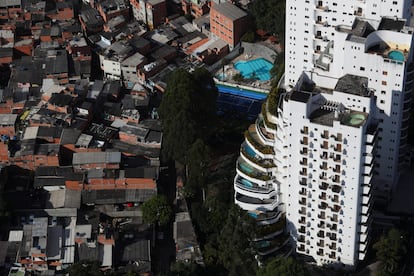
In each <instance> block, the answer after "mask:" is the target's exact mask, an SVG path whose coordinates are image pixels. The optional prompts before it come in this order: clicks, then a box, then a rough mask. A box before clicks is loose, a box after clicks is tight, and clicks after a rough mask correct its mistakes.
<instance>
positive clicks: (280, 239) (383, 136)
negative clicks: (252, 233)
mask: <svg viewBox="0 0 414 276" xmlns="http://www.w3.org/2000/svg"><path fill="white" fill-rule="evenodd" d="M340 2H341V3H340ZM342 2H345V1H311V0H304V1H296V0H287V2H286V17H287V21H286V35H285V37H286V47H285V48H286V56H285V64H286V69H285V76H284V86H285V88H286V91H285V92H284V93H281V94H280V95H279V96H278V101H276V102H277V104H276V105H275V104H271V102H273V103H274V102H275V101H269V100H268V101H267V102H266V103H265V104H264V106H263V109H262V113H261V114H260V115H259V117H258V119H257V121H256V123H255V124H253V125H252V126H250V127H249V129H248V130H247V131H246V134H245V136H246V139H245V142H244V143H243V144H242V146H241V150H240V152H241V153H240V158H239V160H238V163H237V175H236V177H235V179H234V189H235V202H236V203H237V204H238V205H239V206H240V207H241V208H242V209H244V210H247V211H248V212H249V214H251V215H252V216H253V217H255V218H256V219H257V223H258V224H259V223H265V224H266V225H268V226H267V229H271V228H274V229H275V230H277V231H274V232H273V234H271V233H270V234H269V233H266V234H267V235H265V236H263V235H258V237H262V239H261V240H260V239H259V242H258V243H257V245H256V246H257V248H262V246H263V247H265V246H267V247H266V248H267V249H268V250H267V251H265V252H264V253H263V252H262V253H263V254H264V255H267V254H271V253H275V254H286V253H289V250H288V249H287V248H286V243H285V242H286V241H285V239H286V235H288V236H290V241H291V244H292V245H293V248H294V249H295V250H296V252H297V253H299V254H303V255H307V256H310V257H312V258H313V259H314V260H315V262H316V263H317V264H319V265H324V264H328V265H337V266H346V267H353V266H355V265H356V264H357V262H358V261H360V260H363V259H364V258H365V254H366V250H367V247H368V244H369V231H370V226H371V220H372V219H371V209H372V205H373V204H372V202H373V198H374V197H373V194H374V195H375V192H377V191H392V189H393V188H394V187H395V184H396V182H397V181H398V176H399V171H400V168H401V166H402V165H403V164H404V157H405V153H406V149H405V147H406V143H407V135H408V133H407V130H408V121H409V113H410V107H411V94H412V88H413V85H414V65H413V51H412V40H413V31H414V30H413V29H412V28H410V27H408V26H407V25H408V23H407V20H409V17H410V7H411V1H388V0H383V1H381V2H379V1H374V0H366V1H360V0H354V1H346V3H342ZM269 218H271V219H269ZM281 226H284V229H283V230H281V229H280V227H281ZM258 255H261V254H260V251H259V254H258Z"/></svg>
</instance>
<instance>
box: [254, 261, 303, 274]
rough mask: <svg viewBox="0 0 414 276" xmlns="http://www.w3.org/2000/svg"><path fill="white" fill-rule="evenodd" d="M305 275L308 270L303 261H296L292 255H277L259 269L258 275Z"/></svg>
mask: <svg viewBox="0 0 414 276" xmlns="http://www.w3.org/2000/svg"><path fill="white" fill-rule="evenodd" d="M273 275H280V276H290V275H295V276H305V275H308V272H307V270H306V268H305V266H304V265H303V263H301V262H298V261H296V260H295V259H293V258H292V257H288V258H283V257H276V258H273V259H272V260H271V261H269V262H268V263H267V264H266V266H264V267H262V268H260V269H259V270H258V271H257V274H256V276H273Z"/></svg>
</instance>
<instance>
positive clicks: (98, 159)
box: [72, 152, 121, 165]
mask: <svg viewBox="0 0 414 276" xmlns="http://www.w3.org/2000/svg"><path fill="white" fill-rule="evenodd" d="M119 162H121V153H120V152H77V153H74V154H73V161H72V163H73V165H83V164H102V163H119Z"/></svg>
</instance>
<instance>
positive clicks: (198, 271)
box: [171, 262, 207, 276]
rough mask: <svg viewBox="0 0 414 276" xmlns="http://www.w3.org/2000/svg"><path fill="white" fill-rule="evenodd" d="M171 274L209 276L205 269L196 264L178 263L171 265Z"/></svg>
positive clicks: (178, 275)
mask: <svg viewBox="0 0 414 276" xmlns="http://www.w3.org/2000/svg"><path fill="white" fill-rule="evenodd" d="M171 274H172V275H177V276H193V275H200V276H201V275H207V274H206V271H205V268H203V267H202V266H200V265H199V264H196V263H194V262H191V263H183V262H176V263H173V264H172V265H171Z"/></svg>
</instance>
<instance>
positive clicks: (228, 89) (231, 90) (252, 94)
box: [216, 84, 267, 100]
mask: <svg viewBox="0 0 414 276" xmlns="http://www.w3.org/2000/svg"><path fill="white" fill-rule="evenodd" d="M216 87H217V89H218V91H219V92H220V93H228V94H232V95H237V96H243V97H246V98H250V99H255V100H264V99H266V97H267V94H266V93H260V92H256V91H251V90H247V89H243V88H239V87H232V86H227V85H222V84H216Z"/></svg>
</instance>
